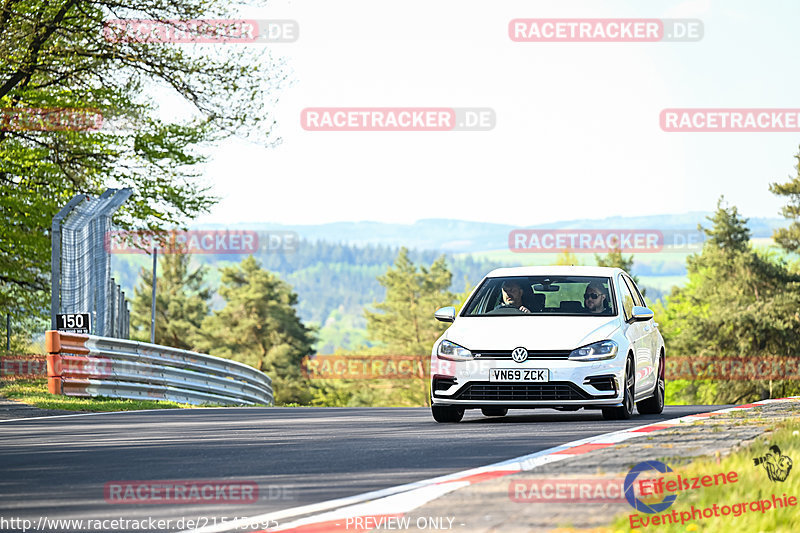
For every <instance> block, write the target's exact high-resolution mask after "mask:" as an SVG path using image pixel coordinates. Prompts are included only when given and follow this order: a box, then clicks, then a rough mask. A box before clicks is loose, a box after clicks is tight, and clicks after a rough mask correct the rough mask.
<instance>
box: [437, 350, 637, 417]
mask: <svg viewBox="0 0 800 533" xmlns="http://www.w3.org/2000/svg"><path fill="white" fill-rule="evenodd" d="M434 357H435V356H434ZM624 361H625V359H624V357H620V356H617V357H615V358H614V359H609V360H605V361H590V362H584V361H571V360H568V359H529V360H527V361H525V362H524V363H515V362H513V361H511V360H487V359H483V360H481V359H476V360H472V361H442V360H441V359H439V360H438V361H437V365H436V367H434V368H432V370H433V371H432V378H431V397H432V400H433V405H458V406H462V407H466V408H479V407H487V406H493V407H495V406H496V407H508V408H533V407H565V408H570V407H571V408H580V407H589V408H592V407H596V408H601V407H613V406H618V405H621V403H622V399H623V390H622V387H621V384H622V383H623V382H624V372H625V367H624ZM491 369H515V370H517V369H547V370H548V374H549V380H548V381H546V382H515V381H509V382H504V381H500V382H490V381H489V373H490V370H491Z"/></svg>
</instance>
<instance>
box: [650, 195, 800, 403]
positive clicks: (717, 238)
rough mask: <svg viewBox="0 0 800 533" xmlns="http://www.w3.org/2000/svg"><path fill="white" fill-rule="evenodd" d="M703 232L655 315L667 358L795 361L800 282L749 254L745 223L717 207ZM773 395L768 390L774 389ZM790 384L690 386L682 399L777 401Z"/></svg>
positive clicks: (769, 259) (775, 261)
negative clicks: (681, 277)
mask: <svg viewBox="0 0 800 533" xmlns="http://www.w3.org/2000/svg"><path fill="white" fill-rule="evenodd" d="M709 220H710V221H711V222H712V223H713V226H712V227H711V228H710V229H704V231H705V233H706V235H707V236H708V239H707V240H706V242H705V243H704V246H703V250H702V253H700V254H694V255H692V256H689V258H688V259H687V270H688V278H689V280H688V283H687V284H686V285H685V286H684V287H682V288H674V289H673V291H672V294H670V295H669V297H668V298H667V305H666V312H665V313H664V314H663V315H661V318H660V322H661V323H662V331H663V332H664V336H665V339H666V341H667V348H668V350H669V351H670V352H671V353H672V354H676V355H683V356H710V357H718V358H724V357H754V358H758V357H763V356H775V355H781V356H796V355H797V339H798V338H800V315H798V313H797V309H798V308H800V275H798V274H795V273H792V272H791V271H790V270H789V269H788V268H787V265H786V263H785V262H784V261H783V260H781V259H779V258H777V257H775V255H774V254H769V253H762V252H758V251H756V250H753V249H752V248H751V247H750V245H749V243H748V240H749V235H750V233H749V230H748V228H747V220H746V219H744V218H742V217H741V216H740V215H739V213H738V210H737V209H736V207H726V206H725V205H723V200H722V199H720V201H719V202H718V204H717V210H716V212H715V213H714V215H713V216H711V217H709ZM778 386H779V387H780V388H779V389H776V387H778ZM787 387H788V388H789V389H792V388H796V384H789V383H772V382H768V381H761V380H756V381H732V382H726V383H724V385H723V384H719V383H707V382H704V381H698V382H695V383H692V384H690V386H688V387H687V388H686V389H685V390H684V397H685V398H687V399H689V400H690V401H691V400H695V401H696V400H697V399H700V400H701V401H707V402H722V403H736V402H740V401H744V400H752V399H760V398H765V397H769V396H770V395H772V394H775V393H780V394H784V393H785V392H786V390H787V389H786V388H787Z"/></svg>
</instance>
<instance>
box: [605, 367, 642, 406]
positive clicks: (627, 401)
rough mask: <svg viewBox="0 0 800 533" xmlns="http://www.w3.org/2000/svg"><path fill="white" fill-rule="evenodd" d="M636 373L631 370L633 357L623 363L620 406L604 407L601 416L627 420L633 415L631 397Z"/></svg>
mask: <svg viewBox="0 0 800 533" xmlns="http://www.w3.org/2000/svg"><path fill="white" fill-rule="evenodd" d="M635 387H636V373H635V372H634V371H633V359H631V358H630V357H629V358H628V360H627V362H626V363H625V394H624V396H623V397H622V405H621V406H620V407H604V408H603V418H605V419H606V420H628V419H629V418H630V417H632V416H633V409H634V405H633V398H634V395H635V392H636V388H635Z"/></svg>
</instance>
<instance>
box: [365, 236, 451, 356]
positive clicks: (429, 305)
mask: <svg viewBox="0 0 800 533" xmlns="http://www.w3.org/2000/svg"><path fill="white" fill-rule="evenodd" d="M378 281H379V282H380V284H381V285H383V286H384V287H385V288H386V298H385V300H384V301H383V302H381V303H376V304H374V305H373V307H374V308H375V309H376V310H377V311H378V312H371V311H365V312H364V315H365V316H366V318H367V334H368V336H369V339H370V340H372V341H375V342H379V343H381V344H382V345H383V347H384V349H385V350H386V351H385V353H389V354H393V355H394V354H397V355H422V354H426V353H430V351H431V347H432V346H433V343H434V342H435V341H436V339H438V338H439V336H440V335H441V334H442V332H443V331H444V330H445V329H446V327H445V325H444V324H442V323H441V322H438V321H436V319H434V318H433V313H434V312H435V311H436V310H437V309H438V308H440V307H444V306H448V305H453V301H454V300H455V294H453V293H452V292H450V290H449V287H450V283H451V281H452V274H451V273H450V271H449V270H448V269H447V264H446V262H445V258H444V256H442V257H439V258H438V259H437V260H436V261H434V262H433V264H432V265H431V266H430V268H429V269H428V268H425V267H417V266H416V265H415V264H414V263H412V262H411V260H410V259H409V258H408V250H407V249H405V248H401V249H400V251H399V253H398V254H397V259H396V260H395V262H394V265H393V267H390V268H389V269H388V270H387V271H386V274H384V275H383V276H380V277H379V278H378Z"/></svg>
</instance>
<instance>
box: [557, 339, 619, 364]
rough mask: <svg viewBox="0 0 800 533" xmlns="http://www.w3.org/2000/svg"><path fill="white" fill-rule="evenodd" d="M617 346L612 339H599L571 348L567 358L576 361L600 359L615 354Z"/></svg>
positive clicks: (608, 357)
mask: <svg viewBox="0 0 800 533" xmlns="http://www.w3.org/2000/svg"><path fill="white" fill-rule="evenodd" d="M618 350H619V346H618V345H617V343H616V342H614V341H600V342H595V343H592V344H589V345H587V346H584V347H583V348H578V349H577V350H572V353H570V354H569V358H570V359H573V360H577V361H600V360H601V359H611V358H613V357H614V356H616V355H617V351H618Z"/></svg>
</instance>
